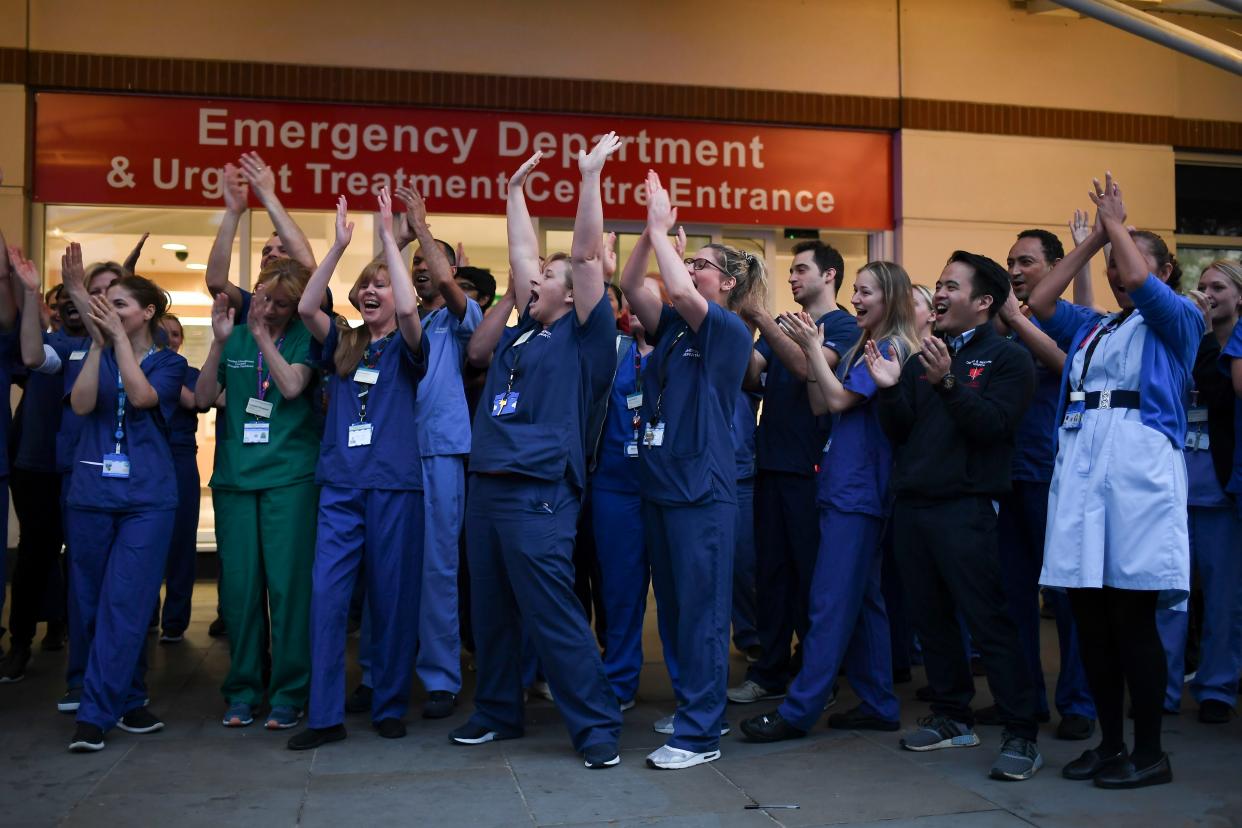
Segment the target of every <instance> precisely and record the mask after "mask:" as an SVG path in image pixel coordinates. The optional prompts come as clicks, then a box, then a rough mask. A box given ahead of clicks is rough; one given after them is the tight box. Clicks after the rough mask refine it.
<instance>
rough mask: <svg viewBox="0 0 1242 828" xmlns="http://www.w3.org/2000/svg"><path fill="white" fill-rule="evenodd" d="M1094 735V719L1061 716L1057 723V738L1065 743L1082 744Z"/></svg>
mask: <svg viewBox="0 0 1242 828" xmlns="http://www.w3.org/2000/svg"><path fill="white" fill-rule="evenodd" d="M1093 735H1095V719H1088V718H1087V717H1086V716H1077V715H1074V714H1073V713H1070V714H1069V715H1066V716H1062V717H1061V721H1060V722H1058V723H1057V738H1058V739H1064V740H1065V741H1067V742H1082V741H1085V740H1087V739H1090V738H1091V737H1092V736H1093Z"/></svg>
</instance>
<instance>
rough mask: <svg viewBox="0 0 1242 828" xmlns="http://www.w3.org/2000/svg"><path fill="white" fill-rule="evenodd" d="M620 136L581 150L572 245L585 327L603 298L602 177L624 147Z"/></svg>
mask: <svg viewBox="0 0 1242 828" xmlns="http://www.w3.org/2000/svg"><path fill="white" fill-rule="evenodd" d="M621 143H622V142H621V139H620V138H618V137H617V133H615V132H609V133H608V134H607V135H605V136H603V137H602V138H600V139H599V142H598V143H596V145H595V146H594V147H592V148H591V151H590V152H582V151H581V150H579V151H578V172H580V173H581V174H582V182H581V184H580V185H579V187H578V215H577V216H576V217H575V218H574V240H573V243H572V245H571V246H570V254H569V255H570V263H571V267H570V278H571V279H572V280H573V286H574V310H575V311H577V313H578V322H580V323H582V324H585V323H586V321H587V318H588V317H589V316H590V315H591V311H593V310H595V306H596V305H598V304H599V300H600V298H601V297H602V296H603V295H604V282H605V281H607V276H605V275H604V203H603V200H602V198H601V196H600V191H599V176H600V173H601V172H602V171H603V169H604V163H605V162H606V161H607V160H608V156H610V155H612V154H613V153H614V152H616V151H617V150H618V149H620V148H621Z"/></svg>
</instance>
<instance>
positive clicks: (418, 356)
mask: <svg viewBox="0 0 1242 828" xmlns="http://www.w3.org/2000/svg"><path fill="white" fill-rule="evenodd" d="M397 342H398V344H399V345H400V347H401V358H402V364H403V365H406V366H407V368H408V370H409V371H410V375H411V377H412V378H413V379H414V380H415V381H416V382H417V381H418V380H421V379H422V378H423V377H425V376H426V375H427V361H428V359H429V357H430V354H431V343H430V342H429V341H428V337H427V332H426V331H423V335H422V336H420V337H419V338H418V347H417V348H411V347H410V343H408V342H406V341H405V337H404V336H402V335H401V332H400V331H397Z"/></svg>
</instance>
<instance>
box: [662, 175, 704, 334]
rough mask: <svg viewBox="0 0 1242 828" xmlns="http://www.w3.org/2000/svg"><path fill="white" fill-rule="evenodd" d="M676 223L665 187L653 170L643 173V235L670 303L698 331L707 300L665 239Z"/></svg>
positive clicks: (674, 209)
mask: <svg viewBox="0 0 1242 828" xmlns="http://www.w3.org/2000/svg"><path fill="white" fill-rule="evenodd" d="M676 224H677V208H675V207H673V206H672V205H671V203H670V201H669V196H668V190H665V189H664V185H662V184H661V183H660V176H658V175H656V172H655V170H651V171H649V172H648V173H647V238H648V239H649V240H650V242H651V248H652V249H653V250H654V251H655V254H656V264H657V265H659V267H660V276H661V277H662V278H663V279H664V289H665V290H666V291H667V292H668V298H669V300H670V301H671V302H672V303H673V307H674V308H676V310H677V312H678V313H679V314H681V318H682V319H685V320H686V324H687V325H689V326H690V330H692V331H694V332H695V333H698V331H699V326H700V325H702V324H703V320H704V319H706V318H707V310H708V307H707V300H706V299H704V298H703V295H702V294H701V293H699V291H698V289H697V288H695V286H694V280H693V279H691V278H690V271H689V270H687V269H686V263H685V262H683V261H682V259H681V256H678V255H677V249H676V248H675V247H673V242H672V241H671V240H670V239H669V237H668V234H669V231H671V230H672V229H673V226H674V225H676Z"/></svg>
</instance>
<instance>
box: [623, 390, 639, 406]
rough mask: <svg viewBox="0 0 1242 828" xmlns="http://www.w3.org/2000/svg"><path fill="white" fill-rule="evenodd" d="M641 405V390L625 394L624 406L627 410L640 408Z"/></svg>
mask: <svg viewBox="0 0 1242 828" xmlns="http://www.w3.org/2000/svg"><path fill="white" fill-rule="evenodd" d="M642 405H643V394H642V392H641V391H639V392H637V393H634V394H626V395H625V407H626V409H627V410H629V411H633V410H634V409H635V408H642Z"/></svg>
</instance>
